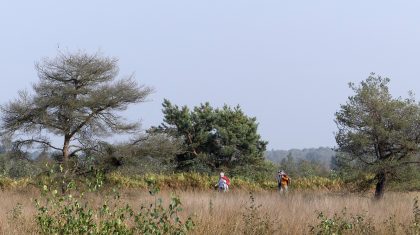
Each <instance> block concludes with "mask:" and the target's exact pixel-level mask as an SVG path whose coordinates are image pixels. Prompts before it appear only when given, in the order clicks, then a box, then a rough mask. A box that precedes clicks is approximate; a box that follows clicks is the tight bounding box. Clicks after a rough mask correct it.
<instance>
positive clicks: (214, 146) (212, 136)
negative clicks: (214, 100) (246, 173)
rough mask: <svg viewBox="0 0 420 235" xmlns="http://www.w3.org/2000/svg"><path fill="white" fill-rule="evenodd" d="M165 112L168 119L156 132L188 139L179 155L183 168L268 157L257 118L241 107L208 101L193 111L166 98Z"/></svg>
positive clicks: (226, 165) (227, 164) (223, 165)
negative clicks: (221, 106) (215, 106)
mask: <svg viewBox="0 0 420 235" xmlns="http://www.w3.org/2000/svg"><path fill="white" fill-rule="evenodd" d="M163 114H164V122H163V123H162V124H161V125H160V126H159V127H157V128H153V130H152V131H158V132H159V131H160V132H165V133H168V134H171V135H172V136H175V137H179V138H182V139H183V140H184V151H183V153H181V154H179V155H178V156H177V162H178V167H179V168H180V169H188V170H194V169H195V167H198V166H199V165H200V164H201V167H203V165H204V168H207V169H210V170H215V169H219V168H233V167H236V166H239V165H247V164H251V165H252V164H258V163H261V162H262V161H263V160H264V156H263V154H264V151H265V149H266V145H267V142H266V141H263V140H261V137H260V135H259V134H258V133H257V128H258V124H257V122H256V118H251V117H248V116H246V115H245V114H244V113H243V111H242V110H241V108H240V107H239V106H237V107H235V108H231V107H229V106H227V105H225V106H224V107H223V108H216V109H214V108H213V107H211V106H210V104H209V103H205V104H201V105H200V106H198V107H195V108H194V109H193V110H192V111H190V110H189V108H188V107H187V106H183V107H178V106H177V105H172V104H171V102H170V101H169V100H166V99H165V100H164V102H163ZM200 169H202V168H200Z"/></svg>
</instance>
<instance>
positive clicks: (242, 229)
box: [0, 189, 419, 234]
mask: <svg viewBox="0 0 420 235" xmlns="http://www.w3.org/2000/svg"><path fill="white" fill-rule="evenodd" d="M175 193H176V194H177V195H178V196H179V198H180V199H181V202H182V205H181V207H182V208H183V210H182V212H180V218H181V219H185V218H187V217H188V216H191V218H192V219H193V220H194V223H195V226H194V229H193V230H192V231H190V232H189V233H190V234H312V233H316V232H317V231H318V232H319V231H324V232H325V231H327V232H325V233H320V234H333V233H328V231H329V230H328V226H329V225H328V223H330V226H333V223H336V226H353V227H357V226H359V227H360V228H358V229H359V230H350V229H349V230H348V231H347V233H348V234H350V233H352V234H358V233H360V234H363V233H364V232H367V233H364V234H406V233H409V231H411V230H410V229H412V227H413V225H414V226H415V224H414V219H415V218H414V215H415V213H413V212H412V211H413V202H414V201H413V199H414V198H415V197H416V196H418V195H419V193H388V194H387V195H386V196H385V198H384V199H383V200H382V201H379V202H377V201H373V200H372V199H371V197H368V196H369V195H364V196H362V195H354V194H350V195H349V194H335V193H327V192H323V193H318V192H314V191H312V192H309V191H308V192H296V193H294V192H290V193H289V194H288V195H279V194H278V193H276V192H255V193H252V194H250V193H248V192H245V191H237V192H229V193H217V192H215V191H177V192H175ZM169 195H170V192H169V191H163V192H161V193H159V194H158V195H156V196H151V195H149V193H148V192H147V191H145V190H134V189H130V190H128V189H127V190H124V191H123V192H122V193H121V198H120V200H121V202H122V203H123V204H126V203H128V204H130V205H132V206H133V208H139V207H140V205H142V204H143V205H144V204H148V203H152V202H153V201H154V200H155V197H159V198H162V199H163V201H164V203H165V202H168V201H169ZM0 197H1V198H2V200H0V232H1V234H37V233H38V232H40V231H39V226H37V223H36V221H35V219H34V218H35V214H36V213H37V211H36V209H35V207H34V198H39V197H40V194H39V192H37V191H33V190H20V191H16V190H8V191H3V192H1V193H0ZM87 197H88V198H89V200H90V201H92V202H93V204H95V205H100V204H101V203H102V201H103V200H105V196H103V195H101V194H90V195H88V196H87ZM321 213H322V214H323V215H324V216H325V217H324V218H322V217H319V216H320V214H321ZM334 214H336V216H335V218H334ZM328 219H330V221H328ZM340 223H341V225H340ZM311 229H312V230H313V231H311ZM320 229H321V230H320ZM322 229H323V230H322ZM363 229H364V230H363ZM342 231H344V234H346V233H345V232H346V230H345V229H344V227H343V228H342ZM363 231H364V232H363ZM413 231H414V230H413ZM416 231H417V232H418V230H416ZM413 234H415V233H413Z"/></svg>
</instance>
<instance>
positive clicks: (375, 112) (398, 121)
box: [335, 74, 420, 199]
mask: <svg viewBox="0 0 420 235" xmlns="http://www.w3.org/2000/svg"><path fill="white" fill-rule="evenodd" d="M388 83H389V79H388V78H382V77H380V76H375V75H374V74H372V75H371V76H369V78H367V79H366V80H365V81H363V82H361V84H360V85H359V86H355V85H354V84H350V88H351V89H352V90H353V91H354V92H355V95H353V96H350V97H349V100H348V101H347V103H346V104H344V105H341V109H340V110H339V111H338V112H337V113H336V114H335V117H336V120H335V122H336V124H337V127H338V132H337V133H336V136H335V137H336V141H337V144H338V151H340V152H341V154H339V155H338V156H341V157H343V158H347V160H349V161H355V162H356V163H357V164H355V165H361V166H364V169H365V170H366V171H368V172H372V173H374V174H375V181H376V189H375V198H377V199H380V198H382V196H383V194H384V189H385V185H386V182H387V181H388V180H389V179H390V177H392V176H397V175H398V170H399V169H400V168H401V167H402V166H404V165H407V164H412V163H418V162H417V161H416V158H417V153H418V150H419V144H420V108H419V105H418V104H417V103H416V102H415V100H414V98H413V97H412V96H410V98H408V99H405V100H403V99H401V98H393V97H392V96H391V94H390V93H389V90H388Z"/></svg>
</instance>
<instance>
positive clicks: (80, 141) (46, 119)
mask: <svg viewBox="0 0 420 235" xmlns="http://www.w3.org/2000/svg"><path fill="white" fill-rule="evenodd" d="M35 67H36V70H37V72H38V77H39V81H38V82H37V83H36V84H34V85H33V87H32V88H33V92H32V93H30V92H27V91H20V92H19V96H18V98H17V99H15V100H12V101H10V102H9V103H7V104H5V105H3V106H1V111H2V114H1V115H2V116H1V121H2V122H1V128H2V130H3V131H4V132H3V135H5V134H14V137H15V139H14V140H15V142H14V143H15V147H17V148H21V147H24V146H28V145H38V146H40V147H43V148H49V149H54V150H58V151H61V152H62V156H63V160H64V161H67V160H68V159H69V157H71V156H75V155H76V154H77V153H78V152H80V151H83V150H86V149H94V148H95V141H94V140H95V139H94V138H95V137H104V136H109V135H111V134H113V133H122V132H127V131H130V130H134V129H136V128H137V127H138V123H129V122H127V121H125V120H124V119H123V118H122V117H121V116H120V115H118V112H120V111H124V110H126V109H127V107H128V105H129V104H135V103H139V102H144V101H145V99H146V97H147V96H148V95H149V94H150V93H151V92H152V89H151V88H149V87H146V86H142V85H139V84H137V82H136V81H135V80H134V79H133V76H132V75H131V76H127V77H126V78H123V79H117V77H118V73H119V68H118V60H117V59H116V58H110V57H105V56H102V55H100V54H88V53H85V52H76V53H59V54H58V55H57V56H56V57H55V58H45V59H43V60H42V61H41V62H39V63H37V64H36V66H35ZM51 134H52V135H56V136H60V137H62V138H63V145H62V146H55V145H54V144H53V143H52V142H51V140H50V139H51V138H50V137H51Z"/></svg>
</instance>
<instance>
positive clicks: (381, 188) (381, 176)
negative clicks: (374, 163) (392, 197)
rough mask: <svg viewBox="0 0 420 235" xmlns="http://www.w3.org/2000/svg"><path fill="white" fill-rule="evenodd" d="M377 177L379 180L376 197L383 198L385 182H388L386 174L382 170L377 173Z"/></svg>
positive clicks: (377, 198)
mask: <svg viewBox="0 0 420 235" xmlns="http://www.w3.org/2000/svg"><path fill="white" fill-rule="evenodd" d="M376 178H377V179H378V182H377V183H376V188H375V199H376V200H380V199H382V198H383V196H384V193H385V183H386V174H385V172H383V171H381V172H379V173H378V174H376Z"/></svg>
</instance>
